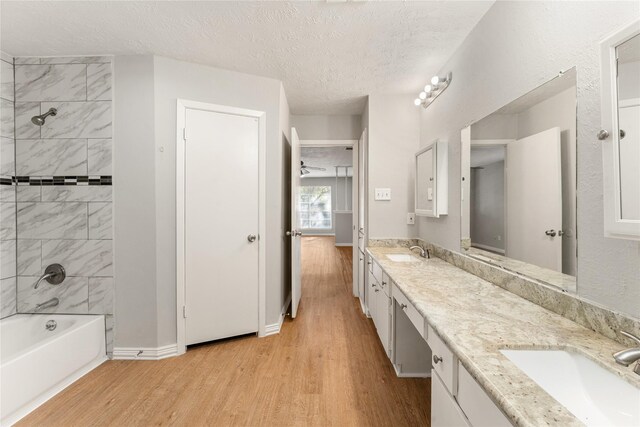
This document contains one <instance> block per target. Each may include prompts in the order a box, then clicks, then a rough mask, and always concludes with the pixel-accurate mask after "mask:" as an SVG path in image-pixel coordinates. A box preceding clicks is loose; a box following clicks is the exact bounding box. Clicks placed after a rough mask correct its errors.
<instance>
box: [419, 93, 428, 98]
mask: <svg viewBox="0 0 640 427" xmlns="http://www.w3.org/2000/svg"><path fill="white" fill-rule="evenodd" d="M418 96H419V97H420V99H427V92H420V95H418Z"/></svg>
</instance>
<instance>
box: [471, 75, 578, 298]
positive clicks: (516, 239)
mask: <svg viewBox="0 0 640 427" xmlns="http://www.w3.org/2000/svg"><path fill="white" fill-rule="evenodd" d="M462 185H463V193H462V194H463V200H462V224H461V230H462V242H461V246H462V249H463V250H464V251H465V252H466V253H467V254H469V255H470V256H473V257H476V258H479V259H482V260H483V261H485V262H489V263H492V264H496V265H499V266H501V267H503V268H505V269H508V270H511V271H514V272H517V273H520V274H523V275H526V276H528V277H531V278H533V279H536V280H538V281H540V282H543V283H546V284H550V285H553V286H557V287H559V288H561V289H563V290H565V291H568V292H576V291H577V290H576V279H575V276H576V271H577V250H576V249H577V240H576V72H575V68H572V69H571V70H569V71H567V72H565V73H562V74H561V75H560V76H558V77H556V78H554V79H552V80H550V81H548V82H547V83H545V84H543V85H542V86H540V87H538V88H536V89H535V90H533V91H531V92H529V93H527V94H525V95H523V96H522V97H520V98H518V99H516V100H515V101H513V102H511V103H510V104H508V105H505V106H504V107H502V108H501V109H499V110H498V111H496V112H494V113H493V114H491V115H489V116H487V117H485V118H483V119H482V120H479V121H477V122H475V123H473V124H472V125H471V126H470V127H469V128H466V129H464V130H463V131H462ZM465 194H468V197H465V196H464V195H465Z"/></svg>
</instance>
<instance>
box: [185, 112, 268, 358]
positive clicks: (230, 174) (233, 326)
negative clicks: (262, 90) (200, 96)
mask: <svg viewBox="0 0 640 427" xmlns="http://www.w3.org/2000/svg"><path fill="white" fill-rule="evenodd" d="M264 119H265V115H264V113H263V112H259V111H251V110H245V109H237V108H231V107H226V106H218V105H212V104H203V103H197V102H192V101H178V138H177V156H176V157H177V159H178V163H177V170H176V178H177V188H176V197H177V212H176V214H177V215H176V221H177V224H176V225H177V247H178V251H177V272H178V274H177V301H178V306H177V319H178V322H177V326H178V328H177V329H178V352H179V353H184V351H185V350H186V346H187V345H191V344H197V343H202V342H208V341H215V340H219V339H223V338H228V337H233V336H238V335H245V334H249V333H259V334H262V333H263V332H264V300H265V299H264V280H265V277H264V255H263V254H264V243H263V242H264V239H261V238H260V236H261V234H263V230H264V229H265V226H264V221H265V220H264V214H265V204H264V185H263V183H264V178H265V177H264V176H263V175H264V170H265V168H264V147H265V120H264Z"/></svg>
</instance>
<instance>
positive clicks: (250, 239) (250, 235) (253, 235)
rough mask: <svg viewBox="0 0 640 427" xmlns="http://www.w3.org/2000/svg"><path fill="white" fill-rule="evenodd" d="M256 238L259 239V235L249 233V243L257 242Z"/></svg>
mask: <svg viewBox="0 0 640 427" xmlns="http://www.w3.org/2000/svg"><path fill="white" fill-rule="evenodd" d="M256 239H257V236H256V235H255V234H249V235H248V236H247V240H248V241H249V243H253V242H255V241H256Z"/></svg>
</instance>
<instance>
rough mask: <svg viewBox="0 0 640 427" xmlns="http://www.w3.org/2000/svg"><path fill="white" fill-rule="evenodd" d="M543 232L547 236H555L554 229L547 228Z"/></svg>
mask: <svg viewBox="0 0 640 427" xmlns="http://www.w3.org/2000/svg"><path fill="white" fill-rule="evenodd" d="M544 234H546V235H547V236H551V237H556V234H558V233H556V230H547V231H545V232H544Z"/></svg>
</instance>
